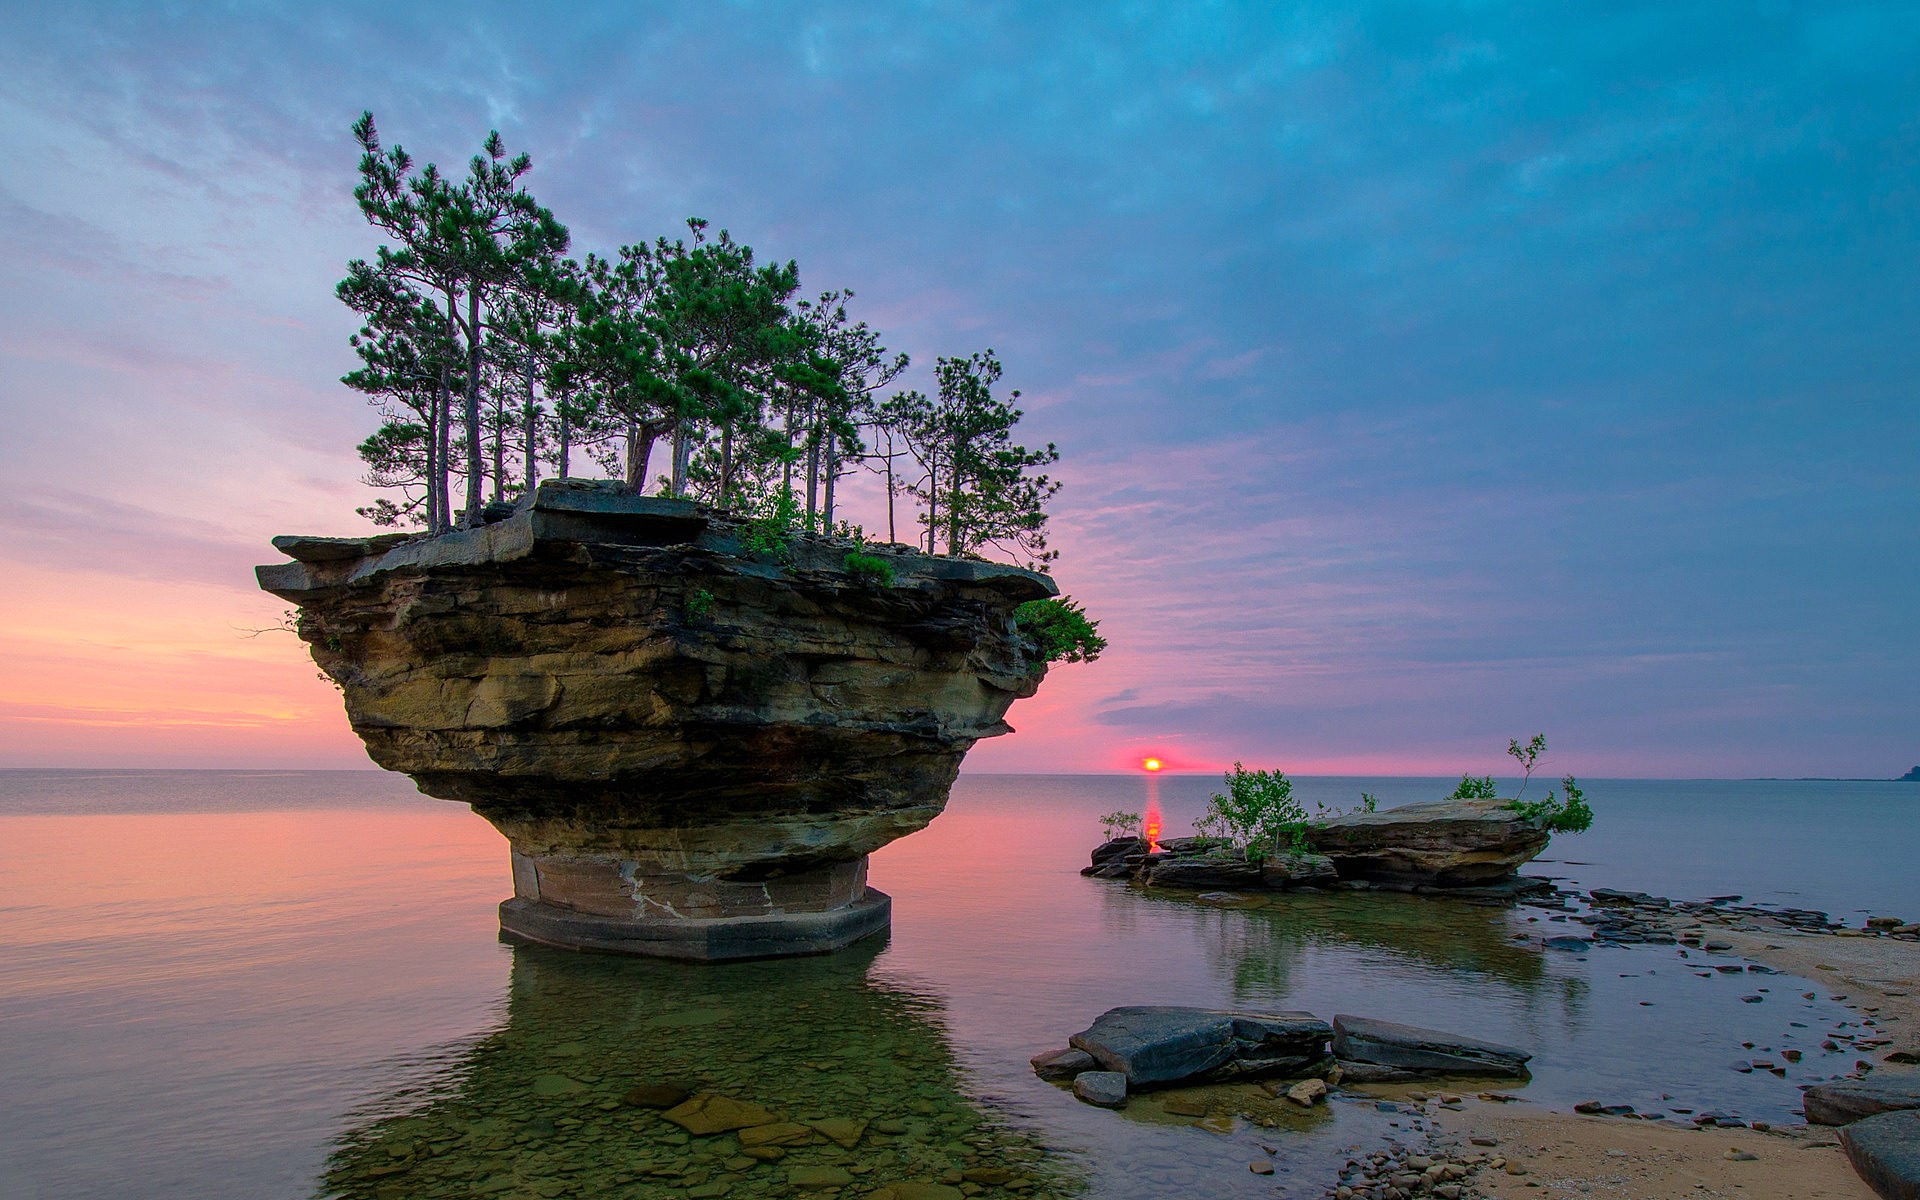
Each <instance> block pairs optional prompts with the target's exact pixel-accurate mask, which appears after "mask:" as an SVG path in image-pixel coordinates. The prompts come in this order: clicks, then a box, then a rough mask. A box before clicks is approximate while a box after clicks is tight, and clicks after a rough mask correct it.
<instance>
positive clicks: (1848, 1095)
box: [1805, 1074, 1920, 1125]
mask: <svg viewBox="0 0 1920 1200" xmlns="http://www.w3.org/2000/svg"><path fill="white" fill-rule="evenodd" d="M1805 1099H1806V1111H1807V1120H1808V1121H1809V1122H1810V1123H1812V1124H1814V1125H1846V1124H1850V1123H1851V1122H1854V1121H1858V1120H1860V1119H1861V1118H1863V1117H1871V1116H1876V1115H1878V1114H1880V1113H1884V1112H1897V1111H1900V1110H1903V1109H1920V1074H1908V1075H1875V1076H1873V1077H1872V1078H1869V1079H1836V1080H1834V1081H1832V1082H1831V1083H1821V1084H1815V1085H1814V1086H1813V1087H1810V1088H1808V1089H1807V1092H1806V1097H1805Z"/></svg>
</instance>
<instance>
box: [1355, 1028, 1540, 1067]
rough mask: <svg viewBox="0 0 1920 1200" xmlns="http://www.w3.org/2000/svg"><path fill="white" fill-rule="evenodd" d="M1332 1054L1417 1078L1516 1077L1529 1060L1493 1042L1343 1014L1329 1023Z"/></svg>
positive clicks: (1526, 1055) (1523, 1054)
mask: <svg viewBox="0 0 1920 1200" xmlns="http://www.w3.org/2000/svg"><path fill="white" fill-rule="evenodd" d="M1333 1053H1334V1055H1335V1056H1336V1057H1338V1058H1340V1059H1342V1060H1346V1061H1352V1062H1360V1063H1377V1064H1378V1065H1380V1066H1383V1067H1398V1068H1400V1069H1401V1070H1403V1071H1417V1072H1419V1073H1421V1074H1423V1075H1499V1076H1520V1075H1525V1074H1526V1073H1527V1060H1528V1059H1530V1058H1532V1057H1533V1055H1531V1054H1529V1053H1527V1052H1526V1051H1525V1050H1521V1049H1519V1048H1517V1047H1514V1046H1503V1045H1501V1044H1499V1043H1498V1042H1483V1041H1479V1040H1477V1039H1475V1038H1468V1037H1461V1036H1459V1035H1457V1034H1452V1033H1442V1032H1441V1031H1439V1030H1437V1029H1421V1028H1418V1027H1416V1026H1413V1025H1399V1024H1395V1023H1394V1022H1392V1021H1376V1020H1373V1019H1371V1018H1369V1017H1352V1016H1347V1015H1344V1014H1342V1015H1340V1016H1336V1017H1334V1019H1333Z"/></svg>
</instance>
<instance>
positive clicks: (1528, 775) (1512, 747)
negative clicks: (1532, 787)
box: [1507, 733, 1547, 802]
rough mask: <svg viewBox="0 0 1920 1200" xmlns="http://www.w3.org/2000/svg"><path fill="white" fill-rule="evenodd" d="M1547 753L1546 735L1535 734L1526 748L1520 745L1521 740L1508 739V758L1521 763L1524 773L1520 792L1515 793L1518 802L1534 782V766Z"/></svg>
mask: <svg viewBox="0 0 1920 1200" xmlns="http://www.w3.org/2000/svg"><path fill="white" fill-rule="evenodd" d="M1546 752H1547V735H1546V734H1544V733H1536V734H1534V735H1533V740H1532V741H1530V742H1528V743H1527V744H1526V745H1524V746H1522V745H1521V744H1520V739H1519V738H1508V739H1507V757H1509V758H1511V759H1513V761H1515V762H1517V763H1519V764H1520V769H1521V771H1523V772H1524V774H1523V775H1522V776H1521V779H1520V790H1519V791H1518V792H1516V793H1514V797H1513V798H1514V800H1515V801H1516V802H1518V801H1519V800H1520V799H1521V798H1522V797H1524V796H1525V795H1526V794H1527V785H1528V784H1529V783H1532V782H1533V768H1534V764H1536V763H1538V762H1539V761H1540V756H1541V755H1542V754H1545V753H1546Z"/></svg>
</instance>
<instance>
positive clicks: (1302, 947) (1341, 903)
mask: <svg viewBox="0 0 1920 1200" xmlns="http://www.w3.org/2000/svg"><path fill="white" fill-rule="evenodd" d="M1109 903H1114V904H1126V905H1137V904H1142V903H1148V904H1164V905H1174V906H1178V907H1181V908H1185V909H1189V910H1191V915H1192V919H1193V921H1194V922H1195V925H1196V930H1195V932H1196V934H1197V937H1198V940H1199V941H1200V942H1201V943H1202V944H1203V945H1204V946H1205V948H1206V952H1207V957H1208V959H1209V960H1210V961H1211V963H1212V964H1213V966H1214V968H1215V970H1216V971H1217V972H1219V973H1220V974H1221V975H1222V976H1224V977H1225V978H1226V979H1227V980H1228V981H1230V983H1231V985H1232V988H1233V995H1234V997H1235V999H1236V1000H1237V1001H1254V1000H1265V999H1270V998H1275V997H1286V996H1289V995H1292V994H1294V993H1295V992H1296V991H1297V985H1298V984H1300V983H1301V982H1303V981H1302V980H1301V979H1300V978H1299V972H1300V970H1301V968H1302V966H1303V964H1304V962H1305V960H1306V959H1307V958H1308V956H1309V955H1311V954H1313V953H1315V952H1318V951H1325V950H1329V949H1331V950H1335V951H1341V950H1344V951H1348V952H1350V953H1356V954H1368V955H1386V956H1388V957H1390V958H1391V959H1392V960H1393V961H1394V962H1395V964H1396V965H1398V966H1402V967H1410V968H1415V969H1424V970H1426V971H1429V972H1440V973H1443V974H1449V975H1464V976H1469V977H1472V978H1473V979H1474V980H1475V981H1476V982H1486V983H1494V984H1497V985H1502V986H1504V987H1506V988H1509V989H1511V991H1512V992H1514V993H1515V994H1516V995H1517V996H1518V997H1519V998H1520V999H1522V1000H1523V1001H1527V1002H1531V1003H1538V1002H1541V1001H1549V1002H1557V1003H1558V1004H1559V1006H1560V1007H1561V1008H1562V1009H1563V1010H1564V1012H1565V1015H1568V1016H1573V1015H1577V1013H1578V1011H1579V1010H1580V1009H1581V1008H1582V1007H1583V1005H1584V1003H1585V996H1586V982H1585V980H1583V979H1581V978H1579V977H1577V976H1569V975H1564V974H1560V973H1557V972H1555V971H1553V970H1551V969H1550V968H1549V964H1548V960H1547V958H1546V955H1545V953H1544V952H1543V951H1542V950H1541V949H1540V947H1539V945H1538V944H1537V943H1534V942H1532V941H1530V940H1529V941H1524V942H1522V941H1515V940H1514V937H1513V934H1514V926H1513V924H1512V923H1511V918H1510V915H1509V912H1510V910H1509V909H1507V908H1506V907H1504V906H1498V907H1495V906H1483V905H1478V904H1470V903H1464V902H1462V901H1459V900H1452V899H1434V898H1428V897H1425V896H1413V895H1399V894H1393V893H1382V892H1368V893H1364V894H1361V895H1343V894H1338V893H1334V894H1326V895H1301V894H1298V893H1294V894H1285V895H1279V896H1272V897H1248V898H1247V899H1246V900H1245V901H1244V902H1243V903H1242V904H1239V905H1231V906H1219V905H1215V904H1207V903H1202V902H1200V901H1199V900H1198V899H1197V898H1196V897H1193V896H1190V895H1185V894H1181V893H1167V892H1157V891H1150V890H1139V889H1124V890H1123V889H1119V888H1115V889H1113V890H1112V893H1111V896H1110V898H1109ZM1322 969H1324V967H1323V968H1322Z"/></svg>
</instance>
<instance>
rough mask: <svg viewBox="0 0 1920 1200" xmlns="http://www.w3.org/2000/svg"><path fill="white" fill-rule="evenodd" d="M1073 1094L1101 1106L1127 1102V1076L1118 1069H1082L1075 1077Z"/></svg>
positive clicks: (1107, 1106) (1115, 1105) (1112, 1105)
mask: <svg viewBox="0 0 1920 1200" xmlns="http://www.w3.org/2000/svg"><path fill="white" fill-rule="evenodd" d="M1073 1094H1074V1095H1075V1096H1078V1097H1079V1098H1080V1099H1082V1100H1084V1101H1086V1102H1087V1103H1088V1104H1097V1105H1099V1106H1100V1107H1101V1108H1119V1107H1120V1106H1121V1105H1123V1104H1125V1103H1126V1102H1127V1077H1126V1076H1125V1075H1122V1074H1121V1073H1120V1072H1118V1071H1082V1072H1081V1073H1080V1074H1078V1075H1076V1076H1074V1077H1073Z"/></svg>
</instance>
